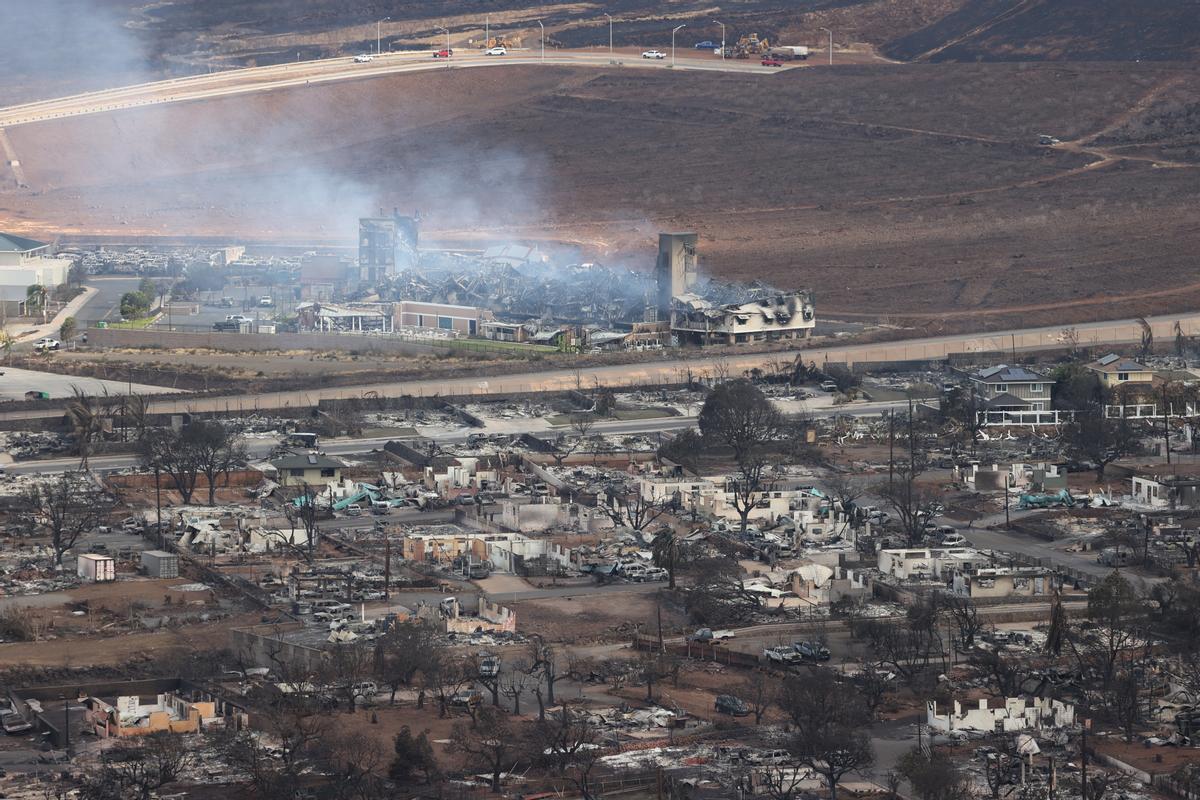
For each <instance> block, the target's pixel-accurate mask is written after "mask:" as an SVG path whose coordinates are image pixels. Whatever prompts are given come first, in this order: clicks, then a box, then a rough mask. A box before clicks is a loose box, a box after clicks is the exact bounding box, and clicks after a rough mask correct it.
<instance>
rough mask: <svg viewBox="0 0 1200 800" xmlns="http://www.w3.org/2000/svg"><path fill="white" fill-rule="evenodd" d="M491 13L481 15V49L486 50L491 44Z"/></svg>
mask: <svg viewBox="0 0 1200 800" xmlns="http://www.w3.org/2000/svg"><path fill="white" fill-rule="evenodd" d="M491 42H492V15H491V14H486V15H484V17H483V49H484V50H487V49H488V48H489V47H491V46H492V44H491Z"/></svg>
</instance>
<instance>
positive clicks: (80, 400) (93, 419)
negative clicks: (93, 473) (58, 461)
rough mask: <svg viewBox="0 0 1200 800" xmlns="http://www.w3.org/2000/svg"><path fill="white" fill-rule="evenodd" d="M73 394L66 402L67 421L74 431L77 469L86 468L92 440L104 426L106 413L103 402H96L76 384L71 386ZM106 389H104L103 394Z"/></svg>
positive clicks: (106, 392)
mask: <svg viewBox="0 0 1200 800" xmlns="http://www.w3.org/2000/svg"><path fill="white" fill-rule="evenodd" d="M71 391H72V392H73V394H74V396H73V397H72V399H71V402H70V403H68V404H67V421H68V422H70V423H71V429H72V430H73V431H74V433H75V442H76V446H77V447H78V452H79V469H81V470H86V469H87V468H88V456H89V455H90V454H91V451H92V442H93V441H94V440H95V438H96V436H97V435H98V434H99V433H100V432H101V431H102V430H103V428H104V418H105V416H106V413H107V408H106V406H105V404H103V403H100V402H97V400H96V398H94V397H92V396H91V395H89V394H87V393H86V392H84V391H83V390H82V389H80V388H79V387H78V386H72V387H71ZM107 394H108V390H107V389H106V390H105V395H107Z"/></svg>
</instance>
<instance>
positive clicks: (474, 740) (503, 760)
mask: <svg viewBox="0 0 1200 800" xmlns="http://www.w3.org/2000/svg"><path fill="white" fill-rule="evenodd" d="M518 748H519V742H518V738H517V731H516V729H515V728H514V726H513V724H512V718H511V717H509V716H508V715H507V714H506V713H504V711H503V710H501V709H499V708H495V707H492V706H485V707H484V708H481V709H479V715H478V721H477V723H476V724H475V725H474V726H473V727H469V726H467V725H464V724H462V723H461V722H460V723H456V724H455V725H454V727H453V728H452V729H451V731H450V747H449V750H450V752H451V753H457V754H459V755H462V756H464V757H465V761H466V763H468V764H469V765H471V766H472V767H475V766H476V765H483V766H485V767H486V768H487V771H488V772H490V773H491V776H492V777H491V786H492V791H493V792H499V791H500V778H501V776H502V775H503V774H504V771H505V770H506V769H511V768H512V766H513V764H514V763H515V762H516V755H517V751H518Z"/></svg>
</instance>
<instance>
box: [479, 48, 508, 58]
mask: <svg viewBox="0 0 1200 800" xmlns="http://www.w3.org/2000/svg"><path fill="white" fill-rule="evenodd" d="M483 54H484V55H485V56H506V55H508V51H507V50H506V49H504V48H503V47H489V48H488V49H487V50H484V51H483Z"/></svg>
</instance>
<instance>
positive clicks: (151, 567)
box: [142, 550, 179, 578]
mask: <svg viewBox="0 0 1200 800" xmlns="http://www.w3.org/2000/svg"><path fill="white" fill-rule="evenodd" d="M142 571H143V572H145V573H146V574H147V575H149V576H150V577H151V578H178V577H179V556H177V555H175V554H174V553H168V552H167V551H166V550H147V551H145V552H144V553H142Z"/></svg>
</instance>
